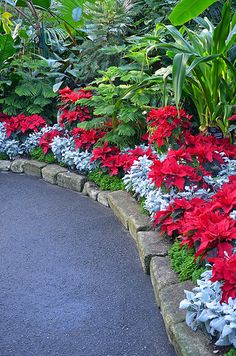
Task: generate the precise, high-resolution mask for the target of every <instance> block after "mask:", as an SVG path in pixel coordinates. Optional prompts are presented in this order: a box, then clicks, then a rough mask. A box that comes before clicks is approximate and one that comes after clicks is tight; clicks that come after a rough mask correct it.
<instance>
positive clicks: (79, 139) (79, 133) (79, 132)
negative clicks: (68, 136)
mask: <svg viewBox="0 0 236 356" xmlns="http://www.w3.org/2000/svg"><path fill="white" fill-rule="evenodd" d="M72 135H73V136H74V138H75V147H76V148H81V149H84V150H88V149H89V148H90V147H91V146H93V145H94V144H95V143H96V142H97V141H98V140H99V139H100V138H102V137H103V136H104V135H105V132H103V131H101V130H97V131H96V130H85V129H82V128H75V129H74V130H73V131H72Z"/></svg>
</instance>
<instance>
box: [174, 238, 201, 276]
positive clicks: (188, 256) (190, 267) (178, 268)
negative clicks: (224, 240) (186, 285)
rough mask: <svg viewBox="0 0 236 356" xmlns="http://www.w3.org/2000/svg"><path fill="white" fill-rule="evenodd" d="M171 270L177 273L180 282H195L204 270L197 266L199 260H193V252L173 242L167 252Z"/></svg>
mask: <svg viewBox="0 0 236 356" xmlns="http://www.w3.org/2000/svg"><path fill="white" fill-rule="evenodd" d="M169 256H170V259H171V267H172V269H173V270H174V271H175V272H176V273H178V275H179V279H180V281H186V280H189V279H191V280H192V281H193V282H196V281H197V279H199V278H200V276H201V274H202V273H203V272H204V271H205V270H206V269H205V268H204V267H202V266H200V265H199V260H196V261H195V260H194V250H193V249H190V250H188V248H187V246H180V242H179V241H176V242H174V244H173V246H172V247H171V249H170V250H169Z"/></svg>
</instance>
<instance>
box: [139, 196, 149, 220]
mask: <svg viewBox="0 0 236 356" xmlns="http://www.w3.org/2000/svg"><path fill="white" fill-rule="evenodd" d="M139 204H140V211H141V213H142V214H145V215H148V216H150V213H149V211H148V210H147V209H145V198H144V197H142V198H140V199H139Z"/></svg>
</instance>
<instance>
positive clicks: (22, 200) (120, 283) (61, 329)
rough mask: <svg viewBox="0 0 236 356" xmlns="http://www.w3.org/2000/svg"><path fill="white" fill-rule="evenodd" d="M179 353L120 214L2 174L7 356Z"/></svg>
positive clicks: (0, 306)
mask: <svg viewBox="0 0 236 356" xmlns="http://www.w3.org/2000/svg"><path fill="white" fill-rule="evenodd" d="M10 355H13V356H44V355H50V356H54V355H55V356H56V355H59V356H154V355H158V356H174V355H175V353H174V351H173V348H172V346H171V345H170V343H169V341H168V338H167V335H166V332H165V328H164V323H163V320H162V317H161V314H160V312H159V310H158V308H157V306H156V304H155V299H154V294H153V290H152V287H151V283H150V278H149V277H148V276H146V275H144V273H143V271H142V269H141V265H140V261H139V258H138V254H137V251H136V248H135V243H134V241H133V240H132V238H131V237H130V235H129V234H128V233H127V231H125V230H124V228H123V227H122V226H121V224H120V223H119V221H118V220H117V219H116V217H115V216H114V215H113V213H112V211H111V210H110V209H108V208H106V207H103V206H101V205H100V204H99V203H97V202H94V201H92V200H91V199H89V198H87V197H85V196H83V195H82V194H79V193H75V192H71V191H69V190H66V189H63V188H60V187H57V186H53V185H49V184H47V183H45V182H43V181H42V180H39V179H38V178H34V177H30V176H25V175H17V174H14V173H0V356H10Z"/></svg>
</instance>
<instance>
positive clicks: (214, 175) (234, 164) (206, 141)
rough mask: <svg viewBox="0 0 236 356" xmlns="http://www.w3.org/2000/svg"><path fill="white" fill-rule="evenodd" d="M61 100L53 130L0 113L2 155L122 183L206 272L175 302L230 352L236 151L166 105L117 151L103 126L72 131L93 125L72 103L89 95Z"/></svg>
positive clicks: (65, 94) (235, 320) (234, 335)
mask: <svg viewBox="0 0 236 356" xmlns="http://www.w3.org/2000/svg"><path fill="white" fill-rule="evenodd" d="M60 95H61V106H60V110H59V113H60V115H59V116H60V117H59V120H58V121H59V123H58V124H56V125H53V126H47V125H46V121H45V120H44V119H43V118H41V117H40V116H38V115H32V116H28V117H26V116H24V115H23V114H22V115H18V116H16V117H6V116H4V115H1V116H0V120H1V122H0V155H7V156H8V157H9V158H10V159H14V158H15V157H17V156H27V155H31V156H33V155H35V154H36V150H37V152H39V153H40V152H41V157H45V159H49V157H50V159H52V161H53V160H55V161H57V162H59V163H60V164H61V165H63V166H66V167H69V168H70V169H73V170H76V171H78V172H82V173H83V174H86V175H88V174H90V175H95V176H96V172H98V174H100V175H107V176H108V175H109V176H111V177H113V176H114V177H117V179H118V178H120V179H122V180H123V183H124V187H125V189H126V190H127V191H130V192H132V194H134V196H135V197H136V198H137V199H138V200H140V199H142V202H143V207H144V208H145V210H146V211H147V212H148V213H149V215H150V216H151V218H152V220H153V223H154V225H155V226H156V227H157V228H158V229H159V230H160V231H161V233H162V234H163V235H164V236H165V237H166V238H167V239H171V240H173V241H174V240H177V241H179V244H180V248H181V246H187V248H188V249H191V251H193V261H194V262H195V264H196V265H197V266H198V267H200V268H201V269H202V270H205V272H204V273H203V274H202V277H201V279H199V280H198V287H196V288H195V289H194V291H193V292H187V291H186V299H185V300H184V301H183V302H182V303H181V308H183V309H186V310H187V314H186V322H187V324H188V325H189V326H191V328H192V329H193V330H196V328H198V327H201V328H204V329H205V330H206V331H207V333H208V334H209V335H211V336H212V337H214V338H216V344H217V345H219V346H225V345H233V346H234V347H236V302H235V298H236V258H235V256H236V255H235V251H236V239H235V237H236V178H235V177H236V160H235V159H234V158H235V157H236V147H235V146H233V145H231V144H230V142H229V141H228V140H227V139H216V138H215V137H213V136H204V135H202V134H196V135H192V134H191V131H190V128H191V116H189V115H187V113H186V112H185V111H184V110H181V111H180V112H178V111H177V109H176V108H175V107H165V108H160V109H152V110H150V112H149V113H148V115H147V127H148V132H147V135H145V136H144V137H143V140H141V141H140V144H139V145H138V146H136V147H133V148H120V147H117V146H115V145H112V144H110V143H108V142H107V141H106V135H107V133H109V132H110V130H111V126H110V124H109V122H107V123H106V124H104V126H103V127H102V128H101V127H99V128H98V129H89V130H88V129H84V128H81V127H77V124H78V123H80V122H83V121H90V120H92V113H91V112H90V109H89V108H88V107H87V106H84V105H80V104H79V102H78V100H81V99H86V100H89V99H90V98H91V96H92V94H91V93H90V92H89V91H86V90H84V89H82V90H78V91H72V90H70V89H69V88H65V89H63V90H62V91H61V92H60ZM194 262H193V263H194Z"/></svg>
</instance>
